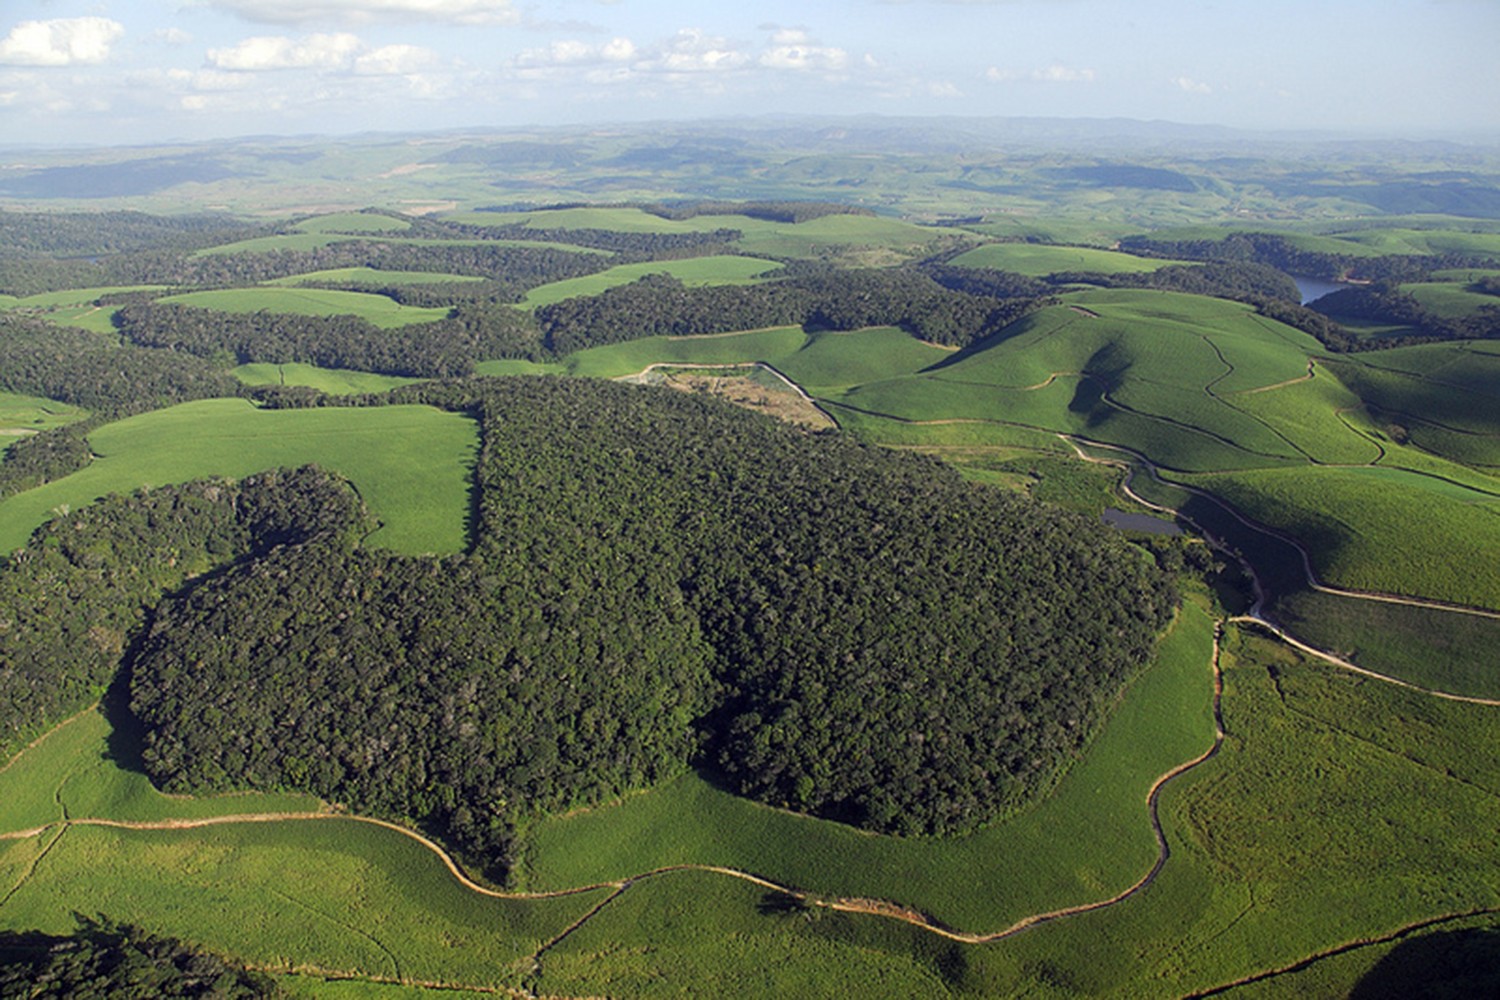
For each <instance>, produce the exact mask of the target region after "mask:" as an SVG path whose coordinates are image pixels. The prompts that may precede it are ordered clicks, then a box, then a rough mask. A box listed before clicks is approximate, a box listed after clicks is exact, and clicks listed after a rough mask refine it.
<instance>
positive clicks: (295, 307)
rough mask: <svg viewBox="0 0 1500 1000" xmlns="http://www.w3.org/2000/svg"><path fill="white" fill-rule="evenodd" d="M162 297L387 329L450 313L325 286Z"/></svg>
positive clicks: (231, 310) (206, 306)
mask: <svg viewBox="0 0 1500 1000" xmlns="http://www.w3.org/2000/svg"><path fill="white" fill-rule="evenodd" d="M159 301H162V302H174V303H177V304H178V305H184V306H192V307H194V308H196V309H213V310H216V311H218V312H228V313H256V312H272V313H290V314H292V315H294V316H358V317H359V318H360V319H363V320H365V321H367V322H369V323H371V324H373V325H375V326H378V327H380V328H381V329H384V330H390V329H395V328H396V327H400V326H409V325H411V324H413V323H431V322H432V321H434V320H439V319H442V318H444V317H445V316H447V315H448V310H447V309H445V308H436V309H428V308H422V307H419V306H404V305H401V304H400V303H399V302H397V301H395V300H394V299H390V298H387V297H386V296H384V295H372V294H370V293H368V292H344V291H334V290H331V289H326V288H279V287H274V286H268V285H263V286H258V287H255V288H225V289H217V290H214V291H207V292H187V293H185V294H182V295H169V296H167V297H166V298H164V299H161V300H159Z"/></svg>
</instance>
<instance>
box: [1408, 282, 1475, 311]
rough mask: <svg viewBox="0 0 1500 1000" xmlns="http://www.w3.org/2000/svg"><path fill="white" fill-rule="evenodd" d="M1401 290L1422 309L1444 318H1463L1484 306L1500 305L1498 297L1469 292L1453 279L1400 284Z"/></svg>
mask: <svg viewBox="0 0 1500 1000" xmlns="http://www.w3.org/2000/svg"><path fill="white" fill-rule="evenodd" d="M1401 290H1402V291H1403V292H1407V293H1409V294H1410V295H1411V297H1412V298H1414V299H1416V300H1417V302H1418V303H1420V304H1421V306H1422V308H1423V309H1426V310H1427V311H1428V312H1430V313H1433V314H1434V315H1437V316H1441V317H1443V318H1444V319H1463V318H1464V317H1465V316H1472V315H1474V314H1475V313H1477V312H1479V310H1480V309H1482V308H1483V307H1485V306H1497V307H1500V298H1497V297H1496V296H1494V295H1485V294H1484V293H1482V292H1471V291H1469V290H1468V289H1467V288H1465V287H1464V285H1463V284H1462V283H1459V282H1454V281H1429V282H1424V283H1421V284H1415V285H1402V286H1401Z"/></svg>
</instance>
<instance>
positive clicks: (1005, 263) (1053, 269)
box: [950, 243, 1186, 278]
mask: <svg viewBox="0 0 1500 1000" xmlns="http://www.w3.org/2000/svg"><path fill="white" fill-rule="evenodd" d="M950 263H952V264H955V265H957V266H958V267H986V268H993V269H994V270H997V271H1010V272H1012V273H1014V274H1024V275H1028V276H1030V277H1034V278H1040V277H1044V276H1046V275H1049V274H1055V273H1057V272H1059V271H1088V272H1090V273H1094V274H1144V273H1148V272H1151V271H1156V270H1160V269H1161V268H1163V267H1166V266H1167V265H1169V264H1182V263H1186V262H1185V261H1180V260H1156V259H1153V258H1149V257H1137V256H1135V255H1134V254H1128V253H1120V252H1118V251H1115V250H1101V249H1098V248H1097V247H1074V246H1051V245H1048V244H1045V243H990V244H987V245H986V246H982V247H975V248H974V249H973V250H970V251H968V252H967V253H962V254H959V255H958V256H957V257H954V258H953V260H952V261H950Z"/></svg>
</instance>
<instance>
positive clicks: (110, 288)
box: [0, 285, 169, 310]
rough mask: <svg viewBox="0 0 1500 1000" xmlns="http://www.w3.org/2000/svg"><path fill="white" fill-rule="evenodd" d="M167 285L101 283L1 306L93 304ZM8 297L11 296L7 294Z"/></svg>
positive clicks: (26, 306) (28, 296)
mask: <svg viewBox="0 0 1500 1000" xmlns="http://www.w3.org/2000/svg"><path fill="white" fill-rule="evenodd" d="M168 287H169V286H167V285H101V286H97V287H94V288H69V289H65V290H63V291H60V292H41V293H38V294H36V295H27V296H23V297H22V298H18V299H17V298H11V299H10V300H9V302H8V303H6V302H0V308H8V309H37V310H52V309H58V308H62V307H66V306H91V305H93V304H94V303H95V302H96V301H97V300H98V299H99V297H100V296H102V295H117V294H120V293H123V292H159V291H164V290H165V289H166V288H168ZM7 298H9V297H8V296H7Z"/></svg>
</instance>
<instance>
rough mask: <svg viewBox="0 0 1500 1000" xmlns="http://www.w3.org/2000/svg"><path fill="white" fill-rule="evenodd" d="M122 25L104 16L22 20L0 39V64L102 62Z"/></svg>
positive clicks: (123, 27) (123, 29) (66, 64)
mask: <svg viewBox="0 0 1500 1000" xmlns="http://www.w3.org/2000/svg"><path fill="white" fill-rule="evenodd" d="M123 34H125V26H124V25H122V24H120V22H118V21H112V20H110V19H109V18H107V17H64V18H58V19H56V20H52V21H22V22H21V23H20V24H18V25H16V26H15V27H14V28H12V29H10V34H8V35H6V36H5V38H4V39H3V40H0V64H3V65H10V66H80V65H92V64H95V63H102V62H104V60H106V59H108V58H109V47H110V46H111V45H112V44H114V42H115V41H116V40H117V39H118V38H119V37H120V36H121V35H123Z"/></svg>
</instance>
